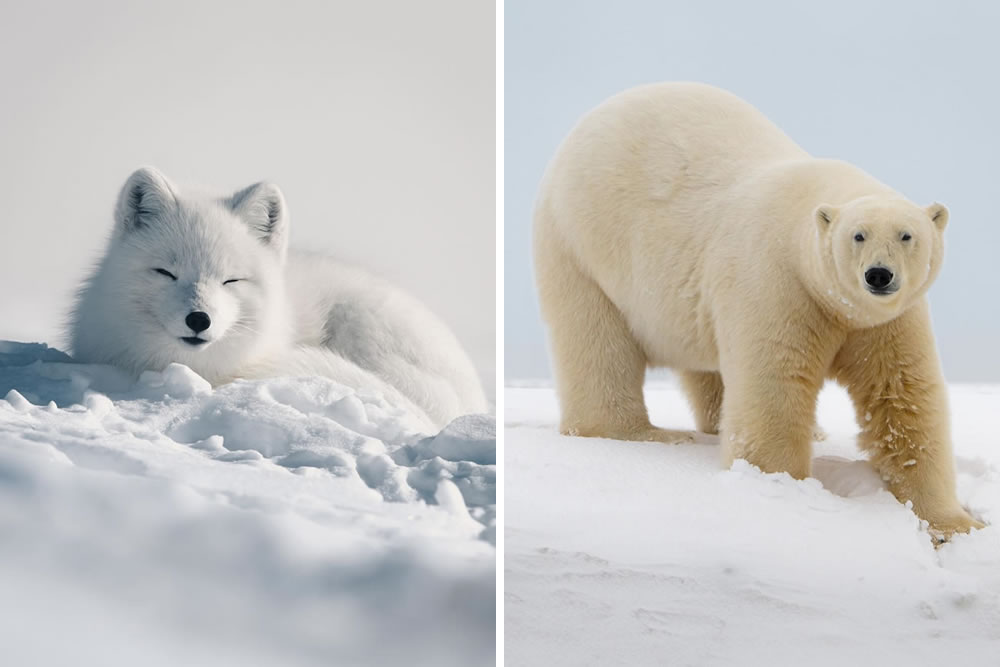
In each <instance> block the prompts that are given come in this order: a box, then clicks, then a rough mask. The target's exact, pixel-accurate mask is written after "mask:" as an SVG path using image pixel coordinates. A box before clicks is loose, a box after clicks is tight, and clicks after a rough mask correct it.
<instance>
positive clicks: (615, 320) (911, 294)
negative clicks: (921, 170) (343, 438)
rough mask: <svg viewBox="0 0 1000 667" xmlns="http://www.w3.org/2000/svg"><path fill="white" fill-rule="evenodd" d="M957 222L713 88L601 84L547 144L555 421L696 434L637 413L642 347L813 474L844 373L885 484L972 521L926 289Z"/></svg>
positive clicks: (714, 429)
mask: <svg viewBox="0 0 1000 667" xmlns="http://www.w3.org/2000/svg"><path fill="white" fill-rule="evenodd" d="M947 221H948V212H947V210H946V209H945V208H944V207H943V206H941V205H940V204H932V205H931V206H928V207H921V206H917V205H915V204H913V203H911V202H909V201H907V200H906V199H905V198H903V197H902V196H901V195H900V194H898V193H897V192H895V191H894V190H892V189H891V188H889V187H887V186H886V185H884V184H882V183H880V182H878V181H877V180H875V179H874V178H872V177H871V176H869V175H868V174H866V173H865V172H863V171H861V170H860V169H858V168H857V167H854V166H853V165H851V164H849V163H846V162H842V161H838V160H827V159H818V158H814V157H811V156H810V155H808V154H807V153H806V152H805V151H804V150H802V149H801V148H800V147H799V146H797V145H796V144H795V143H794V142H792V141H791V139H789V138H788V137H787V136H786V135H785V134H784V133H783V132H782V131H781V130H779V129H778V128H777V127H776V126H775V125H773V124H772V123H771V122H770V121H768V120H767V119H766V118H765V117H764V116H763V115H762V114H761V113H760V112H758V111H757V110H756V109H754V108H753V107H751V106H750V105H749V104H747V103H746V102H743V101H742V100H740V99H739V98H737V97H735V96H733V95H732V94H730V93H727V92H724V91H722V90H719V89H716V88H713V87H710V86H707V85H702V84H688V83H668V84H656V85H651V86H645V87H641V88H637V89H633V90H630V91H626V92H625V93H622V94H620V95H617V96H615V97H613V98H611V99H610V100H608V101H606V102H605V103H604V104H602V105H601V106H599V107H598V108H597V109H595V110H594V111H592V112H591V113H590V114H588V115H587V116H586V117H585V118H584V119H583V120H582V121H581V122H580V123H579V124H578V125H577V127H576V128H575V129H574V130H573V131H572V133H571V134H570V135H569V137H568V138H567V139H566V140H565V142H564V143H563V145H562V146H561V148H560V149H559V151H558V152H557V154H556V156H555V158H554V159H553V161H552V163H551V165H550V166H549V169H548V171H547V173H546V176H545V178H544V181H543V184H542V188H541V194H540V198H539V201H538V205H537V210H536V215H535V260H536V273H537V280H538V288H539V295H540V301H541V307H542V312H543V316H544V318H545V320H546V322H547V324H548V327H549V332H550V339H551V346H552V351H553V356H554V363H555V370H556V378H557V383H558V390H559V397H560V403H561V408H562V424H561V430H562V431H563V432H564V433H568V434H577V435H584V436H599V437H609V438H619V439H626V440H660V441H664V442H678V441H683V440H688V439H690V438H691V434H690V433H686V432H682V431H669V430H664V429H660V428H656V427H654V426H652V425H650V423H649V419H648V415H647V411H646V406H645V403H644V401H643V393H642V386H643V379H644V375H645V371H646V368H647V367H649V366H662V367H670V368H673V369H675V370H677V371H678V372H679V373H680V376H681V379H682V384H683V387H684V389H685V391H686V393H687V395H688V397H689V398H690V402H691V404H692V407H693V409H694V412H695V418H696V423H697V426H698V428H699V429H700V430H702V431H705V432H708V433H719V434H720V436H721V441H722V444H723V448H724V452H725V460H726V462H727V463H728V462H731V461H732V460H733V459H734V458H745V459H747V460H748V461H749V462H751V463H753V464H755V465H757V466H759V467H760V468H761V469H762V470H764V471H767V472H779V471H785V472H788V473H790V474H791V475H793V476H794V477H796V478H803V477H806V476H808V475H809V472H810V459H811V434H812V432H813V427H814V422H815V409H816V399H817V395H818V393H819V391H820V388H821V386H822V384H823V382H824V380H825V379H826V378H835V379H836V380H838V381H839V382H841V383H843V384H844V385H845V386H846V387H847V389H848V391H849V393H850V395H851V397H852V399H853V400H854V402H855V405H856V408H857V416H858V423H859V424H860V426H861V429H862V433H861V436H860V444H861V446H862V447H863V448H864V449H865V450H866V451H867V452H868V453H869V455H870V458H871V460H872V461H873V463H874V464H875V466H876V467H877V468H878V469H879V471H880V472H881V474H882V476H883V477H884V478H885V479H886V480H887V481H888V484H889V486H890V489H891V490H892V492H893V493H894V494H895V495H896V497H897V498H899V499H900V500H901V501H906V500H910V501H912V502H913V508H914V510H915V511H916V513H917V514H918V515H919V516H920V517H922V518H924V519H926V520H928V521H929V523H930V524H931V526H932V528H933V529H934V530H936V531H939V532H940V533H943V534H950V533H952V532H955V531H968V530H969V529H970V528H972V527H979V526H981V525H982V524H980V523H979V522H977V521H976V520H975V519H973V518H972V517H970V516H969V515H968V514H967V513H966V511H965V510H964V509H963V508H962V507H961V506H960V505H959V503H958V501H957V499H956V497H955V480H954V477H955V473H954V463H953V459H952V452H951V443H950V441H949V427H948V406H947V398H946V390H945V384H944V380H943V377H942V374H941V370H940V364H939V361H938V357H937V353H936V351H935V345H934V339H933V334H932V332H931V327H930V318H929V315H928V307H927V301H926V298H925V296H924V295H925V293H926V291H927V289H928V287H929V286H930V285H931V283H932V282H933V280H934V278H935V277H936V276H937V274H938V271H939V269H940V267H941V259H942V232H943V230H944V228H945V225H946V224H947Z"/></svg>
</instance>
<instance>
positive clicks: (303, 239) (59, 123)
mask: <svg viewBox="0 0 1000 667" xmlns="http://www.w3.org/2000/svg"><path fill="white" fill-rule="evenodd" d="M2 24H3V27H2V38H0V91H2V95H3V98H2V104H0V201H2V204H3V205H2V210H0V339H21V340H35V341H45V342H49V343H52V344H59V343H61V342H62V341H63V339H62V336H61V334H62V331H61V327H62V322H63V320H64V317H65V313H66V310H67V308H68V306H69V303H70V298H71V295H72V292H73V290H74V289H75V287H76V286H77V284H78V283H79V281H80V279H81V278H82V277H83V275H84V274H85V273H86V271H87V269H88V266H89V265H90V264H91V263H92V262H93V261H94V260H95V259H96V257H97V255H98V254H99V253H100V251H101V248H102V246H103V244H104V241H105V238H106V235H107V233H108V231H109V230H110V225H111V210H112V206H113V204H114V200H115V197H116V196H117V194H118V189H119V188H120V187H121V185H122V183H123V182H124V181H125V179H126V177H127V176H128V175H129V174H130V173H131V171H132V170H133V169H135V168H136V167H138V166H141V165H147V164H149V165H154V166H156V167H158V168H160V169H161V170H162V171H163V172H164V173H165V174H167V176H168V177H170V178H171V179H173V180H174V181H175V182H178V183H179V184H181V185H183V184H186V183H187V184H195V185H199V186H205V187H208V188H211V189H213V190H214V189H218V190H220V191H230V190H235V189H237V188H240V187H243V186H245V185H247V184H249V183H252V182H255V181H258V180H271V181H273V182H275V183H277V184H278V185H279V187H281V188H282V190H283V192H284V193H285V197H286V199H287V201H288V205H289V209H290V211H291V215H292V245H293V247H295V246H299V247H306V248H311V249H324V250H327V251H329V252H330V253H331V254H333V255H336V256H338V257H341V258H344V259H347V260H351V261H356V262H358V263H360V264H362V265H365V266H368V267H370V268H372V269H374V270H376V271H377V272H379V273H381V274H383V275H385V276H387V277H388V278H390V279H392V280H394V281H396V282H397V283H400V284H402V285H403V286H405V287H406V288H408V289H409V290H410V291H412V292H413V293H415V294H416V295H417V296H419V297H420V298H422V299H423V300H424V301H425V302H426V303H428V304H429V305H430V306H431V308H432V309H433V310H434V311H436V312H437V313H438V314H440V315H441V316H443V317H444V318H445V319H446V320H447V321H448V323H449V324H450V325H451V326H452V327H453V328H454V330H455V331H456V333H457V334H458V336H459V338H460V339H461V341H462V342H463V343H464V344H465V346H466V348H467V349H468V351H469V353H470V354H471V355H472V357H473V359H474V361H475V362H476V365H477V367H478V368H479V369H480V370H481V372H482V373H483V376H484V380H485V382H486V384H487V389H488V390H491V387H492V382H493V374H494V358H495V357H494V350H495V335H494V334H495V296H494V294H495V292H494V289H495V236H494V230H495V208H496V194H495V188H494V185H495V173H496V167H495V159H496V156H495V143H494V136H495V134H494V132H495V69H494V63H495V50H494V49H495V29H496V27H495V13H494V7H493V4H492V3H482V2H465V1H463V0H433V1H430V2H427V1H425V2H420V3H407V2H399V1H375V2H358V3H348V2H281V3H278V2H268V3H263V2H165V3H135V2H88V3H58V4H53V3H28V2H21V3H16V4H14V3H5V5H4V11H3V17H2Z"/></svg>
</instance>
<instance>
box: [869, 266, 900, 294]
mask: <svg viewBox="0 0 1000 667" xmlns="http://www.w3.org/2000/svg"><path fill="white" fill-rule="evenodd" d="M894 278H895V275H893V273H892V270H891V269H889V268H888V267H886V266H882V265H881V264H876V265H874V266H870V267H868V270H867V271H865V289H867V290H868V291H869V292H871V293H872V294H878V295H886V294H893V293H894V292H896V291H897V290H898V289H899V285H898V284H896V283H895V282H894V281H893V279H894Z"/></svg>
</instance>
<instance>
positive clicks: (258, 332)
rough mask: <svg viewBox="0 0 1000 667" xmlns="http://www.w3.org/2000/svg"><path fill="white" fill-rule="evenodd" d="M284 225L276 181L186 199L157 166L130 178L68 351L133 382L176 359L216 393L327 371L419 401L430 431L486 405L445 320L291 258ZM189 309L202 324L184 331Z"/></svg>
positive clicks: (394, 294)
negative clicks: (231, 385)
mask: <svg viewBox="0 0 1000 667" xmlns="http://www.w3.org/2000/svg"><path fill="white" fill-rule="evenodd" d="M288 228H289V216H288V209H287V206H286V205H285V201H284V198H283V196H282V194H281V191H280V190H279V189H278V188H277V187H276V186H274V185H272V184H269V183H258V184H256V185H252V186H250V187H248V188H246V189H244V190H241V191H239V192H237V193H236V194H234V195H232V196H228V197H221V198H219V197H210V196H192V195H188V194H183V195H182V194H181V193H180V191H179V190H178V189H177V188H176V187H175V186H174V185H173V184H172V183H171V182H170V181H168V180H167V179H166V177H164V176H163V174H161V173H160V172H158V171H157V170H155V169H152V168H149V167H146V168H142V169H139V170H138V171H136V172H135V173H134V174H132V176H131V177H129V179H128V181H126V183H125V186H124V187H123V188H122V191H121V194H120V196H119V198H118V204H117V206H116V207H115V223H114V230H113V232H112V235H111V239H110V241H109V243H108V247H107V251H106V252H105V254H104V256H103V258H102V259H101V260H100V262H99V264H98V266H97V268H96V270H95V271H94V273H93V275H91V276H90V278H89V279H88V280H87V281H86V283H85V285H84V287H83V289H82V290H81V291H80V293H79V295H78V298H77V300H76V304H75V307H74V309H73V313H72V318H71V325H70V326H71V331H70V339H71V340H70V345H71V347H72V351H73V355H74V356H75V357H76V358H77V359H78V360H79V361H83V362H89V363H106V364H112V365H115V366H118V367H121V368H123V369H125V370H127V371H129V372H131V373H133V374H135V375H138V374H139V373H141V372H142V371H143V370H162V369H163V368H164V367H166V366H167V365H168V364H170V363H172V362H178V363H182V364H185V365H187V366H189V367H191V368H192V369H193V370H195V371H196V372H197V373H199V374H200V375H201V376H203V377H204V378H205V379H207V380H208V381H209V382H211V383H212V384H213V385H218V384H222V383H225V382H229V381H231V380H233V379H236V378H240V377H266V376H274V375H324V376H328V377H331V378H334V379H336V380H338V381H340V382H342V383H344V384H346V385H349V386H352V387H354V388H355V389H358V390H361V391H378V392H381V393H383V394H384V395H385V396H386V398H387V399H388V400H390V401H393V402H396V403H400V404H402V405H403V406H405V407H409V408H412V407H413V406H417V407H418V408H419V410H418V411H417V412H418V414H420V413H422V414H425V415H426V416H427V417H428V418H429V420H430V422H431V423H432V424H433V425H434V426H436V427H441V426H443V425H444V424H446V423H447V422H449V421H450V420H451V419H453V418H455V417H457V416H459V415H462V414H466V413H470V412H482V411H485V410H486V409H487V404H486V399H485V397H484V395H483V390H482V387H481V385H480V383H479V379H478V376H477V374H476V372H475V369H474V368H473V365H472V363H471V361H470V360H469V358H468V357H467V356H466V354H465V352H464V351H463V349H462V347H461V345H460V344H459V342H458V340H457V339H456V338H455V336H454V334H452V332H451V331H450V330H449V329H448V327H447V326H446V325H445V324H444V323H443V322H441V320H439V319H438V318H437V317H435V316H434V315H433V314H432V313H431V312H430V311H429V310H428V309H427V308H426V307H424V306H423V305H422V304H421V303H420V302H419V301H417V300H416V299H415V298H413V297H412V296H410V295H408V294H406V293H404V292H403V291H401V290H399V289H398V288H396V287H394V286H392V285H390V284H388V283H386V282H384V281H382V280H379V279H377V278H375V277H373V276H371V275H369V274H368V273H366V272H365V271H362V270H360V269H357V268H354V267H350V266H346V265H344V264H341V263H338V262H335V261H334V260H332V259H329V258H327V257H323V256H320V255H315V254H310V253H304V252H295V251H292V252H289V251H288V249H287V247H288ZM192 313H203V314H204V315H206V316H207V319H208V321H209V322H210V325H209V326H208V327H207V328H205V329H204V330H203V331H200V332H199V331H197V330H196V329H193V328H192V327H191V326H190V325H189V322H188V316H189V315H190V314H192ZM199 317H201V316H200V315H199ZM194 322H195V323H196V325H197V320H195V321H194ZM203 324H204V322H202V324H201V325H203ZM201 325H199V326H201Z"/></svg>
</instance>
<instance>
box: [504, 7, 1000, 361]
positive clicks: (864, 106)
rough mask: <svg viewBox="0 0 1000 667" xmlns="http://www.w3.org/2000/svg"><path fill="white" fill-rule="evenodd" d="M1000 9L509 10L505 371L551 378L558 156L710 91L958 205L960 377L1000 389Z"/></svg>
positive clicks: (942, 321)
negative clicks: (680, 98) (535, 267)
mask: <svg viewBox="0 0 1000 667" xmlns="http://www.w3.org/2000/svg"><path fill="white" fill-rule="evenodd" d="M998 27H1000V4H997V3H987V2H979V3H972V2H963V3H945V2H927V1H922V2H914V1H904V0H895V1H887V2H868V1H859V0H850V1H846V2H825V3H817V2H796V1H794V0H787V1H763V2H751V3H741V2H719V1H716V2H712V1H707V2H662V1H660V0H651V1H649V2H641V1H618V2H597V1H585V2H577V1H571V0H558V1H556V0H553V1H550V2H534V1H531V0H507V2H506V3H505V42H504V49H505V82H504V86H505V91H504V96H505V103H504V112H505V128H504V132H505V135H504V140H505V156H504V157H505V166H504V187H505V193H504V208H505V216H506V219H505V230H504V235H505V240H504V244H505V248H504V270H505V295H504V299H505V303H504V323H505V326H504V336H505V343H504V346H505V366H506V378H507V379H514V378H538V377H548V376H549V374H550V371H549V364H548V357H547V352H546V347H545V342H544V337H543V330H542V326H541V322H540V320H539V317H538V310H537V308H538V307H537V303H536V300H535V293H534V286H533V283H532V275H531V274H532V268H531V262H530V230H531V212H532V205H533V202H534V198H535V194H536V192H537V188H538V182H539V179H540V178H541V175H542V172H543V170H544V168H545V165H546V163H547V162H548V160H549V158H550V157H551V156H552V154H553V152H554V151H555V149H556V147H557V146H558V144H559V142H560V141H561V140H562V139H563V137H564V136H565V135H566V133H567V132H568V131H569V130H570V128H571V127H572V126H573V124H574V123H575V122H576V120H577V119H578V118H579V117H580V116H581V115H583V114H584V113H585V112H586V111H588V110H589V109H590V108H592V107H593V106H595V105H596V104H598V103H599V102H600V101H601V100H603V99H605V98H606V97H608V96H610V95H612V94H614V93H616V92H618V91H620V90H623V89H625V88H628V87H630V86H634V85H637V84H641V83H647V82H653V81H670V80H692V81H704V82H708V83H711V84H714V85H717V86H721V87H723V88H727V89H729V90H731V91H733V92H735V93H736V94H738V95H740V96H741V97H743V98H745V99H747V100H749V101H750V102H751V103H752V104H754V105H756V106H757V107H758V108H759V109H761V110H762V111H763V112H764V113H765V114H766V115H768V116H769V117H770V118H771V119H772V120H773V121H775V122H776V123H777V124H778V125H779V126H780V127H781V128H783V129H784V130H785V131H786V132H787V133H788V134H789V135H790V136H791V137H792V138H793V139H794V140H795V141H797V142H798V143H799V144H800V145H802V146H803V147H804V148H805V149H806V150H808V151H810V152H812V153H813V154H814V155H818V156H824V157H838V158H842V159H845V160H849V161H851V162H853V163H855V164H857V165H858V166H860V167H862V168H863V169H865V170H867V171H868V172H870V173H871V174H872V175H874V176H875V177H876V178H878V179H880V180H882V181H884V182H886V183H888V184H889V185H891V186H893V187H894V188H896V189H897V190H899V191H900V192H902V193H903V194H904V195H906V196H908V197H909V198H910V199H912V200H914V201H915V202H919V203H921V204H929V203H931V202H933V201H935V200H936V201H941V202H943V203H945V204H947V206H948V207H949V209H950V211H951V222H950V223H949V226H948V230H947V233H946V240H947V250H946V252H945V265H944V270H943V272H942V274H941V277H940V278H939V279H938V281H937V283H936V284H935V286H934V287H933V288H932V290H931V292H930V300H931V308H932V312H933V317H934V323H935V330H936V333H937V338H938V347H939V349H940V351H941V356H942V359H943V363H944V369H945V374H946V375H947V377H948V379H949V380H951V381H997V380H998V379H1000V351H998V349H997V345H996V343H997V341H998V340H1000V308H998V307H997V304H998V301H1000V298H998V294H1000V260H998V257H997V255H998V254H1000V224H998V222H997V220H996V219H995V218H996V217H997V208H998V207H997V199H998V196H1000V195H998V188H997V182H998V180H1000V74H998V71H997V64H998V63H1000V41H998V40H997V39H996V33H997V29H998Z"/></svg>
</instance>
